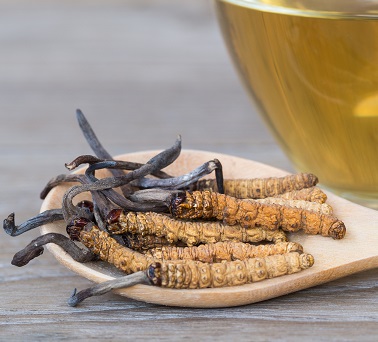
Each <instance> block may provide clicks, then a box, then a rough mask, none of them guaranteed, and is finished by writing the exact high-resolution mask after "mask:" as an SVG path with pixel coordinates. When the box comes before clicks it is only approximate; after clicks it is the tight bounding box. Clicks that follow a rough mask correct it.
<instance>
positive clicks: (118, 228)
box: [107, 209, 287, 246]
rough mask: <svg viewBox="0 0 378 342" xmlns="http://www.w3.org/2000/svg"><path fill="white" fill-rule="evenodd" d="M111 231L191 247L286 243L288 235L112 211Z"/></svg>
mask: <svg viewBox="0 0 378 342" xmlns="http://www.w3.org/2000/svg"><path fill="white" fill-rule="evenodd" d="M107 222H108V226H107V229H108V231H109V232H110V233H111V234H123V233H131V234H140V235H142V236H147V235H155V236H158V237H165V238H166V239H167V241H168V242H169V243H176V242H178V241H181V242H183V243H185V244H186V245H188V246H193V245H198V244H200V243H215V242H221V241H239V242H260V241H272V242H274V243H277V242H285V241H287V238H286V235H285V233H284V232H282V231H281V230H275V231H271V230H266V229H262V228H244V227H241V226H240V225H233V226H230V225H226V224H223V223H221V222H215V221H212V222H211V221H205V222H203V221H202V222H199V221H183V220H176V219H173V218H172V217H170V216H168V215H164V214H159V213H153V212H148V213H140V212H128V213H125V212H124V211H122V210H120V209H114V210H112V211H111V212H110V213H109V214H108V217H107Z"/></svg>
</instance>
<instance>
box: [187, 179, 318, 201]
mask: <svg viewBox="0 0 378 342" xmlns="http://www.w3.org/2000/svg"><path fill="white" fill-rule="evenodd" d="M317 183H318V178H317V177H316V176H315V175H313V174H312V173H299V174H295V175H289V176H285V177H269V178H252V179H225V180H224V181H223V185H224V193H225V194H226V195H228V196H233V197H236V198H265V197H274V196H277V195H280V194H283V193H285V192H288V191H293V190H301V189H304V188H310V187H313V186H315V185H316V184H317ZM192 189H193V190H205V189H211V190H214V191H217V187H216V182H215V180H214V179H209V180H206V179H203V180H199V181H198V182H197V183H196V184H195V185H193V186H192Z"/></svg>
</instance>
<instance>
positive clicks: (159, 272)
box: [68, 252, 314, 306]
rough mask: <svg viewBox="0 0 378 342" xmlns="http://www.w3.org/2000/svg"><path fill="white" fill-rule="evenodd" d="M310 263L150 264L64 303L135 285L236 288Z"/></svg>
mask: <svg viewBox="0 0 378 342" xmlns="http://www.w3.org/2000/svg"><path fill="white" fill-rule="evenodd" d="M313 264H314V258H313V256H312V255H311V254H306V253H302V254H300V253H297V252H293V253H287V254H278V255H270V256H267V257H264V258H251V259H246V260H237V261H228V262H221V263H202V262H199V261H191V260H185V261H183V260H181V261H177V260H176V261H161V262H154V263H152V264H151V265H149V266H148V268H147V270H146V271H145V272H136V273H133V274H131V275H128V276H125V277H121V278H117V279H114V280H109V281H106V282H104V283H101V284H98V285H96V286H94V287H91V288H88V289H85V290H82V291H80V292H78V293H77V292H76V289H75V291H74V293H73V294H72V296H71V298H70V299H69V300H68V304H69V305H71V306H76V305H77V304H79V303H80V302H82V301H83V300H84V299H86V298H89V297H91V296H97V295H101V294H104V293H106V292H109V291H111V290H113V289H117V288H125V287H129V286H133V285H136V284H153V285H156V286H161V287H167V288H174V289H201V288H209V287H226V286H240V285H244V284H249V283H254V282H258V281H262V280H264V279H270V278H275V277H280V276H284V275H288V274H293V273H297V272H300V271H302V270H305V269H307V268H309V267H311V266H312V265H313Z"/></svg>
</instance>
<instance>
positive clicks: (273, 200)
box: [254, 197, 333, 215]
mask: <svg viewBox="0 0 378 342" xmlns="http://www.w3.org/2000/svg"><path fill="white" fill-rule="evenodd" d="M254 201H256V202H259V203H264V204H278V205H281V206H286V207H293V208H298V209H305V210H310V211H313V212H315V213H318V214H326V215H331V214H332V212H333V210H332V207H331V206H330V205H329V204H327V203H318V202H310V201H303V200H292V199H290V200H289V199H285V198H280V197H266V198H262V199H257V200H254Z"/></svg>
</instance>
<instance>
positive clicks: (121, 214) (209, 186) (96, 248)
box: [3, 110, 346, 306]
mask: <svg viewBox="0 0 378 342" xmlns="http://www.w3.org/2000/svg"><path fill="white" fill-rule="evenodd" d="M77 118H78V122H79V125H80V127H81V129H82V131H83V134H84V136H85V138H86V139H87V141H88V143H89V145H90V146H91V148H92V150H93V152H94V153H95V156H93V155H83V156H79V157H77V158H76V159H75V160H73V161H72V162H71V163H68V164H66V167H67V168H68V169H69V170H73V169H75V168H77V167H79V166H81V165H83V164H87V165H88V166H87V168H86V169H85V173H84V174H74V173H70V174H64V175H59V176H57V177H55V178H53V179H51V180H50V181H49V182H48V184H47V185H46V187H45V188H44V189H43V191H42V192H41V198H42V199H44V198H45V197H46V196H47V194H48V193H49V191H50V190H51V189H52V188H54V187H56V186H59V185H60V184H62V183H64V182H75V183H76V185H74V186H72V187H71V188H69V190H68V191H67V192H66V193H65V194H64V196H63V199H62V207H61V208H59V209H53V210H47V211H45V212H43V213H41V214H39V215H37V216H35V217H33V218H31V219H30V220H28V221H26V222H24V223H22V224H20V225H18V226H17V225H16V224H15V220H14V214H13V213H12V214H10V215H9V216H8V217H7V218H6V219H5V220H4V224H3V227H4V230H5V231H6V233H8V234H9V235H11V236H17V235H20V234H22V233H25V232H27V231H29V230H31V229H33V228H35V227H38V226H41V225H44V224H47V223H51V222H54V221H61V220H64V221H65V223H66V226H67V229H66V231H67V235H63V234H58V233H48V234H45V235H42V236H40V237H38V238H37V239H35V240H33V241H32V242H31V243H30V244H29V245H28V246H26V247H25V248H24V249H23V250H21V251H19V252H18V253H16V254H15V256H14V258H13V260H12V264H14V265H16V266H24V265H26V264H27V263H28V262H29V261H30V260H32V259H33V258H35V257H37V256H39V255H40V254H42V252H43V246H44V245H45V244H47V243H55V244H57V245H59V246H60V247H62V248H63V249H64V250H65V251H66V252H67V253H69V254H70V255H71V256H72V258H73V259H74V260H76V261H79V262H87V261H92V260H99V259H101V260H103V261H107V262H109V263H111V264H113V265H115V266H116V267H117V268H119V269H120V270H122V271H124V272H125V273H126V276H125V277H120V278H117V279H114V280H111V281H107V282H104V283H101V284H98V285H96V286H94V287H91V288H89V289H86V290H83V291H80V292H78V293H76V291H75V293H74V294H73V295H72V297H71V298H70V299H69V304H70V305H71V306H75V305H77V304H78V303H80V302H81V301H82V300H84V299H85V298H88V297H90V296H93V295H99V294H103V293H105V292H108V291H110V290H112V289H115V288H121V287H126V286H132V285H135V284H140V283H143V284H151V285H156V286H161V287H168V288H176V289H184V288H189V289H197V288H206V287H224V286H235V285H243V284H247V283H252V282H256V281H261V280H263V279H268V278H273V277H278V276H282V275H286V274H292V273H296V272H299V271H301V270H304V269H307V268H309V267H311V266H312V265H313V263H314V258H313V256H312V255H311V254H308V253H305V252H304V251H303V248H302V246H301V245H300V244H298V243H296V242H289V241H288V238H287V235H286V233H285V232H296V231H299V230H302V231H304V232H305V233H307V234H321V235H323V236H330V237H332V238H334V239H341V238H343V237H344V235H345V232H346V230H345V225H344V223H343V222H342V221H340V220H339V219H338V218H337V217H335V216H334V215H333V214H332V208H331V207H330V206H329V205H328V204H326V203H325V201H326V198H327V197H326V195H325V194H324V193H323V192H322V191H321V190H320V188H318V187H317V186H316V184H317V182H318V179H317V177H316V176H314V175H313V174H304V173H301V174H295V175H289V176H286V177H281V178H261V179H223V172H222V164H221V161H219V160H217V159H214V160H210V161H208V162H206V163H204V164H202V165H199V166H198V167H197V168H196V169H194V170H191V171H190V170H188V173H187V174H184V175H175V176H172V175H169V174H167V173H166V172H164V171H163V169H164V168H165V167H167V166H168V165H170V164H172V163H174V162H175V160H176V159H177V157H178V156H179V155H180V151H181V138H180V137H178V138H177V140H176V141H175V143H174V144H173V145H172V147H170V148H168V149H166V150H164V151H162V152H160V153H158V154H157V155H156V156H154V157H153V158H151V159H150V160H148V161H146V163H145V164H140V163H135V162H129V161H120V160H114V159H113V158H112V157H111V155H110V154H109V153H108V152H107V151H106V150H105V149H104V147H103V146H102V145H101V143H100V142H99V141H98V139H97V137H96V135H95V133H94V132H93V130H92V128H91V126H90V125H89V123H88V121H87V120H86V118H85V117H84V115H83V113H82V112H81V111H80V110H78V111H77ZM100 169H107V170H109V172H111V174H112V176H111V177H106V178H100V179H97V178H96V170H100ZM211 173H214V174H215V176H214V178H213V179H203V177H204V176H206V175H209V174H211ZM116 188H118V189H119V191H116V190H115V189H116ZM83 192H90V194H91V197H92V200H91V201H80V202H78V203H76V204H74V199H75V197H76V196H77V195H78V194H80V193H83ZM75 241H80V242H81V243H82V244H83V245H84V246H85V247H86V248H85V249H83V248H81V247H79V246H78V245H77V244H76V243H75Z"/></svg>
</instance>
